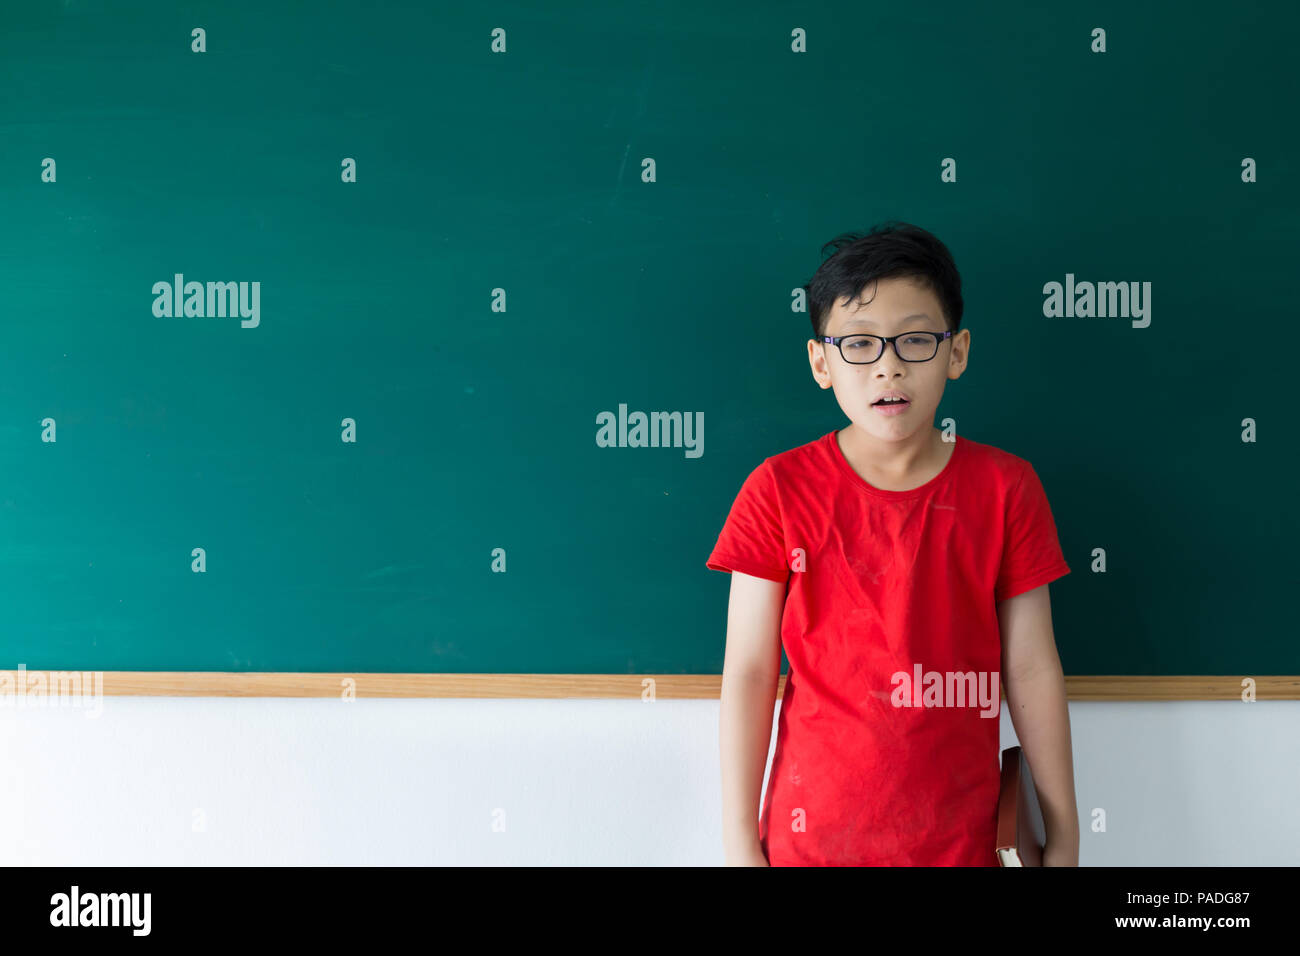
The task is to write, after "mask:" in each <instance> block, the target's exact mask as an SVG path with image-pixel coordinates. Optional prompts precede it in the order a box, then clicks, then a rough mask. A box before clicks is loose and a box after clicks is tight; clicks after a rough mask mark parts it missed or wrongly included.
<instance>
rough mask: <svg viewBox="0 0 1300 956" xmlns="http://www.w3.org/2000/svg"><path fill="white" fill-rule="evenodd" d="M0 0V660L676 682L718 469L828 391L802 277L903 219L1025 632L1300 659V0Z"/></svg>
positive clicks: (769, 447)
mask: <svg viewBox="0 0 1300 956" xmlns="http://www.w3.org/2000/svg"><path fill="white" fill-rule="evenodd" d="M6 19H7V22H6V25H5V28H4V30H3V31H0V77H2V78H3V82H0V103H2V104H3V109H2V110H0V117H2V118H3V132H4V135H3V140H2V141H0V208H3V212H4V227H3V229H0V274H2V275H3V282H4V292H5V296H4V306H5V308H4V318H3V322H0V399H2V401H0V455H3V463H4V468H3V472H2V473H0V482H2V483H3V487H2V488H0V558H2V559H3V566H2V571H3V574H2V575H0V589H2V591H0V597H2V598H3V606H4V609H5V615H4V626H3V628H0V667H16V666H19V665H25V666H26V667H27V668H51V669H52V668H83V669H106V670H128V671H132V670H138V671H152V670H201V671H204V670H212V671H348V670H361V671H384V672H475V673H571V674H596V673H615V674H618V673H622V674H629V673H673V674H682V673H717V672H718V671H719V670H720V669H721V665H722V655H723V647H724V627H725V615H726V594H727V587H728V580H729V579H728V577H727V576H726V575H723V574H718V573H716V572H713V571H709V570H706V569H705V567H704V559H705V557H706V556H707V555H708V552H709V550H710V549H711V547H712V545H713V543H714V540H715V538H716V536H717V533H718V531H719V529H720V528H721V526H722V522H723V519H724V517H725V515H726V512H727V509H728V507H729V506H730V504H731V501H732V499H733V497H734V496H735V493H736V491H737V490H738V489H739V487H740V483H741V482H742V481H743V479H744V477H745V475H746V474H748V472H749V471H750V469H752V468H753V467H754V466H756V465H757V464H758V463H759V462H760V461H761V460H762V459H763V458H764V457H766V456H768V455H772V454H776V453H778V452H780V451H784V450H786V449H788V448H791V447H794V446H795V445H799V444H803V443H804V442H807V441H811V440H813V439H814V438H817V437H819V436H820V435H823V434H825V433H826V432H827V431H829V430H830V429H831V428H836V427H840V426H842V425H843V424H845V419H844V418H843V416H842V414H841V413H840V411H839V409H838V408H837V407H836V405H835V403H834V399H833V397H832V395H831V394H830V393H829V392H823V391H821V390H820V389H818V388H817V387H816V386H815V384H814V382H813V380H812V377H811V375H810V373H809V370H808V364H807V359H806V355H805V342H806V340H807V338H808V336H809V322H808V317H807V314H806V312H805V311H804V306H803V303H802V300H801V298H800V296H799V295H798V294H797V290H798V288H799V287H800V286H801V285H802V284H803V283H804V282H806V281H807V280H808V278H809V277H810V276H811V275H812V273H813V272H814V271H815V269H816V268H817V266H818V265H819V263H820V257H819V252H818V250H819V248H820V246H821V244H822V243H824V242H825V241H826V240H828V239H830V238H831V237H833V236H834V235H836V234H838V233H839V232H842V231H845V230H847V229H858V228H866V227H868V226H870V225H871V224H873V223H875V222H878V221H882V220H885V219H891V218H898V219H903V220H906V221H910V222H915V223H917V224H919V225H921V226H924V227H925V228H927V229H930V230H932V231H933V232H935V233H936V234H937V235H939V236H940V237H941V238H942V239H943V240H944V241H945V242H946V243H947V244H948V245H949V248H950V249H951V250H952V251H953V254H954V256H955V257H956V260H957V263H958V266H959V268H960V269H961V271H962V274H963V280H964V294H965V299H966V315H965V319H964V321H963V327H964V328H969V329H970V330H971V335H972V342H971V360H970V366H969V368H968V371H967V373H966V375H965V376H963V378H962V379H961V380H960V381H958V382H956V383H950V384H949V387H948V391H947V394H946V395H945V398H944V402H943V404H942V405H941V406H940V413H939V418H938V419H937V421H936V424H939V425H941V426H942V425H943V424H945V423H948V424H949V425H951V427H952V428H954V429H955V430H956V431H957V432H958V433H960V434H962V435H964V436H966V437H969V438H971V439H973V440H976V441H981V442H986V443H989V444H993V445H996V446H998V447H1000V448H1004V449H1006V450H1008V451H1010V452H1013V453H1015V454H1017V455H1020V456H1021V457H1024V458H1026V459H1028V460H1029V461H1030V462H1031V463H1032V464H1033V465H1034V467H1035V469H1036V470H1037V471H1038V473H1039V475H1040V477H1041V478H1042V481H1043V484H1044V486H1045V488H1046V490H1047V493H1048V495H1049V499H1050V501H1051V504H1052V508H1053V512H1054V515H1055V517H1056V521H1057V525H1058V528H1059V532H1060V537H1061V542H1062V545H1063V547H1064V549H1065V553H1066V558H1067V560H1068V561H1069V562H1070V565H1071V568H1072V569H1073V573H1072V574H1070V575H1068V576H1067V577H1066V578H1064V579H1062V580H1061V581H1060V582H1058V583H1057V584H1055V585H1053V587H1052V602H1053V611H1054V619H1055V627H1056V636H1057V640H1058V643H1059V645H1060V647H1061V654H1062V660H1063V663H1064V665H1065V670H1066V672H1067V673H1069V674H1222V673H1243V672H1244V673H1261V674H1295V673H1300V664H1298V663H1297V660H1298V656H1300V652H1298V651H1297V633H1296V627H1295V623H1294V614H1293V613H1292V610H1291V607H1290V604H1291V599H1292V598H1293V597H1294V595H1295V593H1296V589H1297V584H1298V583H1300V582H1297V561H1296V556H1295V555H1296V540H1297V517H1296V513H1297V512H1296V504H1295V496H1294V488H1295V474H1296V465H1297V454H1296V450H1295V441H1296V439H1295V437H1294V435H1293V434H1292V423H1291V418H1292V413H1293V410H1294V407H1295V403H1294V399H1293V397H1292V396H1293V389H1294V383H1295V360H1294V358H1293V353H1294V344H1295V343H1294V335H1295V333H1294V329H1293V325H1294V321H1295V312H1296V306H1295V294H1294V281H1295V276H1296V274H1297V273H1296V255H1297V251H1298V250H1297V242H1296V238H1295V236H1296V232H1295V223H1296V219H1297V212H1298V211H1300V210H1298V208H1297V192H1296V190H1297V184H1298V183H1300V171H1298V170H1297V169H1296V162H1297V157H1298V156H1300V135H1298V134H1297V131H1296V126H1295V124H1294V123H1291V122H1289V121H1287V120H1286V117H1287V116H1289V115H1290V112H1291V111H1292V110H1293V108H1294V105H1295V103H1296V102H1297V101H1298V97H1297V89H1296V87H1297V80H1296V73H1295V71H1294V69H1293V65H1292V60H1293V56H1292V51H1291V44H1292V42H1293V38H1294V36H1295V33H1296V28H1297V26H1300V23H1297V20H1298V19H1300V17H1298V16H1297V13H1296V10H1295V8H1294V7H1290V6H1284V5H1281V4H1278V5H1274V9H1273V10H1272V12H1271V14H1270V19H1268V20H1267V21H1260V20H1258V19H1252V18H1251V16H1249V15H1238V14H1237V13H1236V12H1235V8H1234V12H1233V15H1231V16H1229V15H1225V13H1224V8H1223V7H1222V6H1221V5H1218V4H1209V3H1186V4H1180V5H1177V6H1176V7H1173V6H1164V5H1162V6H1161V7H1160V8H1159V9H1158V10H1157V9H1150V10H1148V9H1142V8H1139V7H1131V6H1122V5H1121V6H1113V7H1111V6H1103V7H1087V6H1078V5H1064V6H1062V5H1051V4H1049V5H1045V6H1044V5H1036V4H1029V3H1016V4H1001V5H993V6H992V7H990V6H988V5H970V4H965V3H931V4H926V5H923V6H921V7H916V6H906V5H904V6H898V5H894V6H892V7H891V6H884V7H882V6H879V5H868V4H858V3H848V2H842V3H835V4H828V5H823V6H820V7H817V8H807V7H804V6H801V5H798V4H795V5H791V4H773V3H750V4H745V5H743V7H742V6H735V5H730V4H727V5H723V4H718V5H711V4H698V3H690V4H683V3H675V2H672V0H665V2H661V3H655V4H650V3H628V4H609V5H607V4H598V3H581V4H579V3H549V4H545V5H541V6H538V5H535V4H520V3H500V4H489V5H486V6H484V5H481V4H477V5H476V4H467V5H456V4H451V5H447V4H392V3H372V4H363V5H360V6H358V5H355V4H322V3H312V4H305V3H304V4H288V3H278V4H277V3H268V2H258V3H251V2H241V3H226V4H220V5H217V6H214V7H206V6H205V7H201V8H191V7H187V6H184V5H181V6H177V5H175V4H172V3H162V2H155V3H133V4H108V5H93V4H88V3H69V4H26V5H17V6H15V7H14V8H13V9H11V10H8V11H7V12H6ZM1099 31H1100V32H1099ZM191 283H194V284H195V285H191ZM1052 283H1059V284H1060V287H1061V290H1062V295H1064V294H1065V290H1067V289H1072V290H1075V294H1074V295H1073V296H1068V297H1066V300H1065V301H1066V302H1067V303H1068V306H1069V307H1070V308H1068V309H1067V310H1066V311H1065V312H1063V313H1062V314H1053V306H1052V295H1051V294H1050V292H1049V291H1048V290H1049V289H1050V284H1052ZM1105 283H1115V284H1118V285H1122V287H1123V289H1124V290H1125V291H1128V290H1132V291H1133V293H1134V297H1133V299H1132V300H1131V301H1128V302H1127V303H1121V304H1120V305H1119V311H1118V313H1116V312H1113V311H1112V312H1110V313H1109V314H1106V315H1101V314H1093V315H1086V314H1085V315H1081V314H1078V312H1077V311H1076V310H1074V309H1073V306H1074V304H1075V303H1076V302H1077V301H1079V300H1078V295H1079V293H1078V290H1080V289H1083V288H1085V287H1086V285H1087V284H1093V285H1094V286H1096V287H1098V288H1099V290H1103V291H1104V289H1105V286H1104V285H1103V284H1105ZM1115 288H1116V286H1111V287H1110V289H1111V295H1112V297H1113V296H1114V294H1115V293H1114V289H1115ZM1104 300H1105V295H1104V294H1099V297H1098V300H1097V302H1098V304H1100V303H1102V302H1103V301H1104ZM1058 301H1060V300H1059V299H1058ZM1111 304H1112V307H1114V305H1115V300H1114V298H1112V303H1111ZM1140 310H1141V311H1144V312H1145V314H1139V311H1140ZM1085 311H1086V310H1085ZM1097 311H1104V310H1098V309H1094V312H1097ZM637 412H641V413H647V414H648V413H651V412H666V413H670V414H675V415H677V416H678V417H677V419H676V421H679V422H680V423H681V425H682V431H681V432H679V433H677V434H678V439H679V440H678V441H675V442H674V443H673V444H672V445H671V446H670V447H629V446H628V445H627V444H626V443H620V442H619V441H618V440H617V438H618V435H619V434H620V429H619V421H620V419H622V420H623V421H627V420H628V419H629V417H630V416H633V415H634V413H637ZM602 420H604V421H613V423H614V425H613V428H612V430H610V431H608V432H607V433H608V434H613V435H614V437H615V441H614V442H613V444H611V445H608V446H607V445H606V444H605V443H604V442H603V441H602V426H601V424H600V423H601V421H602ZM688 440H689V441H688ZM1095 549H1102V550H1104V552H1105V559H1106V565H1105V571H1104V572H1101V571H1099V570H1094V562H1095V560H1096V558H1095V553H1096V552H1095ZM502 568H504V570H502Z"/></svg>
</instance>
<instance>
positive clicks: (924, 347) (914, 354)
mask: <svg viewBox="0 0 1300 956" xmlns="http://www.w3.org/2000/svg"><path fill="white" fill-rule="evenodd" d="M894 344H895V345H897V346H898V354H899V356H900V357H901V358H902V359H903V361H905V362H924V361H927V360H928V359H932V358H934V353H935V352H936V351H937V350H938V342H937V341H936V339H935V337H934V336H933V335H930V334H928V333H926V332H909V333H908V334H906V335H904V336H901V337H900V338H898V339H897V340H896V341H895V343H894Z"/></svg>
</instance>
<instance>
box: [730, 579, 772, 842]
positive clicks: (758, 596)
mask: <svg viewBox="0 0 1300 956" xmlns="http://www.w3.org/2000/svg"><path fill="white" fill-rule="evenodd" d="M785 590H786V586H785V585H784V584H778V583H777V582H775V581H769V580H767V579H766V578H759V577H754V576H752V575H749V574H742V573H741V572H739V571H733V572H732V573H731V596H730V598H729V599H728V604H727V649H726V654H725V657H724V659H723V664H722V703H721V708H720V716H719V728H718V731H719V732H718V737H719V740H720V743H721V759H722V846H723V853H724V856H725V861H726V865H728V866H764V865H767V860H766V858H765V857H764V855H763V851H762V847H761V846H760V844H759V839H758V801H759V796H760V795H761V793H762V790H763V771H764V769H765V768H766V767H767V751H768V747H769V745H770V744H771V741H772V710H773V708H774V707H775V705H776V688H777V682H778V681H779V679H780V677H781V612H782V610H783V609H784V606H785Z"/></svg>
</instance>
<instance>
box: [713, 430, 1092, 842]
mask: <svg viewBox="0 0 1300 956" xmlns="http://www.w3.org/2000/svg"><path fill="white" fill-rule="evenodd" d="M707 565H708V567H710V568H714V569H716V570H719V571H740V572H742V573H744V574H751V575H755V576H757V577H762V578H768V579H770V580H773V581H779V582H782V583H784V584H786V599H785V610H784V613H783V616H782V621H781V644H782V646H783V647H784V649H785V654H786V657H787V658H788V660H789V662H790V667H789V672H788V675H787V677H786V685H785V693H784V696H783V697H782V700H781V715H780V719H779V721H778V725H777V743H776V753H775V754H774V756H773V759H772V769H771V774H770V776H769V777H768V782H767V792H766V796H765V798H764V801H763V811H762V816H761V819H760V823H759V837H760V839H761V841H762V845H763V849H764V852H765V853H766V854H767V858H768V861H769V862H770V863H771V864H772V865H773V866H789V865H831V866H833V865H969V866H996V865H997V860H996V853H995V846H994V844H995V842H996V816H997V800H998V785H999V760H998V724H999V717H998V714H999V713H1000V694H1001V677H1000V673H999V672H1000V668H1001V656H1002V642H1001V637H1000V635H999V630H998V618H997V602H998V601H1001V600H1004V599H1006V598H1009V597H1014V596H1015V595H1017V594H1020V593H1022V592H1024V591H1028V590H1030V589H1032V588H1036V587H1038V586H1039V585H1042V584H1046V583H1048V582H1049V581H1054V580H1056V579H1057V578H1059V577H1061V576H1062V575H1064V574H1068V573H1069V571H1070V568H1069V566H1068V565H1067V564H1066V563H1065V557H1064V555H1063V554H1062V552H1061V546H1060V542H1059V541H1058V539H1057V534H1056V525H1055V523H1054V522H1053V520H1052V512H1051V509H1050V508H1049V507H1048V503H1047V496H1046V494H1045V493H1044V491H1043V486H1042V483H1041V482H1040V481H1039V479H1038V475H1037V474H1036V473H1035V472H1034V469H1033V467H1032V466H1031V465H1030V464H1029V462H1027V461H1025V460H1024V459H1021V458H1018V457H1016V456H1015V455H1012V454H1010V453H1009V452H1005V451H1002V450H1001V449H999V448H995V447H994V446H992V445H985V444H981V443H979V442H974V441H971V440H970V439H967V438H963V437H961V436H958V437H957V441H956V447H955V448H954V449H953V452H952V457H951V458H950V459H949V460H948V464H947V465H946V466H945V467H944V470H943V471H942V472H940V473H939V474H938V475H937V476H936V477H935V478H933V479H931V480H930V481H928V482H926V483H925V484H924V485H921V486H920V487H919V488H913V489H911V490H909V491H885V490H882V489H879V488H876V487H874V486H872V485H870V484H869V483H868V482H867V481H866V480H865V479H863V478H862V477H861V476H860V475H858V474H857V472H855V471H854V470H853V468H852V467H851V466H850V465H849V463H848V461H847V460H846V459H845V458H844V454H843V452H841V451H840V447H839V444H838V441H837V439H836V432H830V433H829V434H827V435H825V436H823V437H822V438H820V439H818V440H816V441H813V442H809V443H808V444H806V445H801V446H800V447H798V448H793V449H791V450H789V451H786V452H782V453H781V454H778V455H774V456H772V457H770V458H767V459H765V460H764V461H763V463H762V464H761V465H759V466H758V467H757V468H755V469H754V470H753V471H752V472H751V473H750V474H749V477H748V478H746V479H745V483H744V485H743V486H742V487H741V489H740V493H739V494H738V495H737V496H736V500H735V503H734V504H733V505H732V506H731V512H730V514H729V515H728V516H727V521H726V524H725V525H724V526H723V529H722V533H721V534H720V535H719V536H718V541H717V545H716V546H715V547H714V549H713V553H712V554H711V555H710V556H709V559H708V562H707ZM918 668H919V671H918V670H917V669H918ZM931 671H934V672H938V673H939V674H940V675H941V679H942V684H940V685H939V686H938V687H936V686H935V681H934V679H933V678H927V677H926V676H925V675H926V674H928V673H929V672H931ZM969 672H973V674H971V673H969ZM918 673H919V674H920V676H921V680H920V681H919V682H917V681H915V680H914V678H915V677H916V676H917V675H918ZM900 674H902V675H906V677H907V678H908V679H909V681H911V683H912V684H913V685H918V686H909V684H908V683H907V682H904V681H903V680H902V678H901V677H899V676H898V675H900ZM959 674H966V675H968V676H966V677H964V678H963V677H959V676H956V675H959ZM950 675H951V676H950ZM967 681H969V682H967ZM959 684H960V685H961V690H962V691H964V692H966V693H967V694H968V695H969V696H967V697H966V701H967V706H960V700H959V698H958V696H957V690H958V685H959ZM927 688H929V690H927ZM902 700H907V701H910V702H912V703H913V706H899V705H898V702H901V701H902ZM945 702H946V703H945ZM926 703H929V704H935V703H939V704H942V706H924V704H926ZM917 704H921V705H922V706H916V705H917ZM990 711H991V712H990ZM985 715H987V716H985Z"/></svg>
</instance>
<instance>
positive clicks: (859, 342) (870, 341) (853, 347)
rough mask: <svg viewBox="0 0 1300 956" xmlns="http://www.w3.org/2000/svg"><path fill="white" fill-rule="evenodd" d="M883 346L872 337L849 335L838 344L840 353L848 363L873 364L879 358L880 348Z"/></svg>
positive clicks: (882, 343)
mask: <svg viewBox="0 0 1300 956" xmlns="http://www.w3.org/2000/svg"><path fill="white" fill-rule="evenodd" d="M884 344H885V343H884V342H882V341H880V339H878V338H876V337H875V336H874V335H850V336H849V337H848V338H846V339H845V340H844V341H842V342H841V343H840V351H841V352H843V353H844V358H845V360H846V361H849V362H855V363H865V362H874V361H875V360H876V359H878V358H880V347H881V346H882V345H884Z"/></svg>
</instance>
